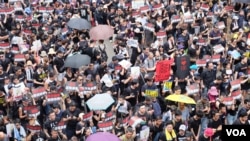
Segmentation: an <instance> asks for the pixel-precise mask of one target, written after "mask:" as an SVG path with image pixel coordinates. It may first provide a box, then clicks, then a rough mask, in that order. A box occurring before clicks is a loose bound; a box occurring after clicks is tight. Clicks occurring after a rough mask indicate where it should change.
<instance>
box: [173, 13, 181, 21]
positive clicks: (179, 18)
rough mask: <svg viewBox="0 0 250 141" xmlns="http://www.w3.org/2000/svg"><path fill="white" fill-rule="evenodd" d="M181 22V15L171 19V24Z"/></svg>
mask: <svg viewBox="0 0 250 141" xmlns="http://www.w3.org/2000/svg"><path fill="white" fill-rule="evenodd" d="M180 21H181V17H180V16H179V15H173V16H172V17H171V23H178V22H180Z"/></svg>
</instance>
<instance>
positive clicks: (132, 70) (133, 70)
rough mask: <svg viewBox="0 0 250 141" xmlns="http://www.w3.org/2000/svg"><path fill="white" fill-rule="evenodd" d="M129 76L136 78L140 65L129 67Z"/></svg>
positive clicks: (138, 74)
mask: <svg viewBox="0 0 250 141" xmlns="http://www.w3.org/2000/svg"><path fill="white" fill-rule="evenodd" d="M130 70H131V77H132V78H133V79H137V78H138V77H139V76H140V73H141V72H140V67H131V68H130Z"/></svg>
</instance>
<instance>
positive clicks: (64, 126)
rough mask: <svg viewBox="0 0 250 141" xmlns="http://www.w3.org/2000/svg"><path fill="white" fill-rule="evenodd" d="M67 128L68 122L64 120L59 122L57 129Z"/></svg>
mask: <svg viewBox="0 0 250 141" xmlns="http://www.w3.org/2000/svg"><path fill="white" fill-rule="evenodd" d="M63 129H66V124H65V122H64V121H63V120H61V121H60V122H58V123H57V125H56V127H55V130H63Z"/></svg>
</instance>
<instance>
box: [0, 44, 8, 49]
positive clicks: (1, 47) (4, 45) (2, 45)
mask: <svg viewBox="0 0 250 141" xmlns="http://www.w3.org/2000/svg"><path fill="white" fill-rule="evenodd" d="M9 47H10V43H0V49H3V50H5V49H7V48H9Z"/></svg>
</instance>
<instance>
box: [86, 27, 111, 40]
mask: <svg viewBox="0 0 250 141" xmlns="http://www.w3.org/2000/svg"><path fill="white" fill-rule="evenodd" d="M113 34H114V29H113V28H111V27H110V26H108V25H98V26H96V27H93V28H91V29H90V32H89V35H90V39H93V40H105V39H108V38H109V37H111V36H113Z"/></svg>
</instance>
